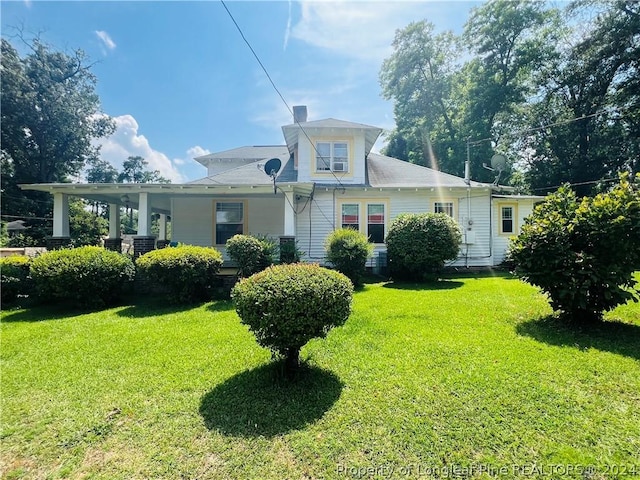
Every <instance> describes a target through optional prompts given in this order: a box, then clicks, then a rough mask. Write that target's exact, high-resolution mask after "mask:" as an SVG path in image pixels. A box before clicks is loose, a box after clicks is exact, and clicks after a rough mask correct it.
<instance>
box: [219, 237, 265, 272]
mask: <svg viewBox="0 0 640 480" xmlns="http://www.w3.org/2000/svg"><path fill="white" fill-rule="evenodd" d="M225 246H226V250H227V254H228V255H229V258H231V260H233V261H234V262H235V263H236V265H237V266H238V276H240V277H242V278H246V277H250V276H251V275H253V274H254V273H258V272H260V271H261V270H264V269H265V268H267V267H268V266H269V265H272V264H273V256H274V253H275V244H274V243H273V241H271V240H269V239H266V238H256V237H253V236H251V235H234V236H233V237H231V238H230V239H229V240H227V243H226V245H225Z"/></svg>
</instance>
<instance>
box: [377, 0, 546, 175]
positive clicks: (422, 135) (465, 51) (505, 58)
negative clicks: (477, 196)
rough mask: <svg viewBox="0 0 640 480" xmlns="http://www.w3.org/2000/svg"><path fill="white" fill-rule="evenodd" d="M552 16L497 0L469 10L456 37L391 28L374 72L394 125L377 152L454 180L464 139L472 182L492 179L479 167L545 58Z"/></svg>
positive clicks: (418, 26)
mask: <svg viewBox="0 0 640 480" xmlns="http://www.w3.org/2000/svg"><path fill="white" fill-rule="evenodd" d="M554 19H555V13H554V11H546V10H544V5H543V4H542V3H541V2H529V1H504V0H497V1H493V2H488V3H487V4H484V5H482V6H481V7H479V8H476V9H474V10H473V12H472V15H471V17H470V19H469V21H468V22H467V25H466V27H465V32H464V34H463V36H462V37H456V36H454V35H453V34H452V33H451V32H445V33H440V34H435V33H434V26H433V24H431V23H428V22H425V21H422V22H416V23H411V24H410V25H408V26H407V27H406V28H405V29H403V30H400V31H398V32H397V33H396V37H395V39H394V42H393V47H394V52H393V54H392V55H391V56H390V57H389V58H388V59H386V60H385V61H384V63H383V66H382V69H381V72H380V81H381V85H382V91H383V95H384V96H385V98H388V99H393V100H394V113H395V117H396V123H397V127H396V129H395V130H394V131H393V132H391V134H390V136H389V144H388V147H387V149H386V152H385V153H387V154H388V155H392V156H396V157H398V158H401V159H403V160H408V161H411V162H413V163H419V164H422V165H428V166H431V167H433V168H438V169H440V170H443V171H445V172H448V173H452V174H455V175H462V174H463V171H464V170H463V168H464V160H465V158H466V154H467V140H468V139H470V140H471V141H473V148H472V149H470V159H471V172H472V176H473V178H475V179H478V180H484V181H490V180H493V174H492V173H489V172H487V171H486V170H485V169H483V168H482V164H483V163H484V162H488V160H489V159H490V158H491V156H492V155H493V153H494V150H495V149H496V148H497V149H499V150H505V149H506V148H507V147H506V146H505V144H504V143H505V142H504V141H502V136H503V130H504V128H505V125H510V124H511V123H512V122H511V120H510V117H511V116H512V115H513V113H514V112H515V111H516V107H517V105H518V104H519V103H521V102H523V101H524V100H525V98H526V97H527V95H529V94H530V93H531V91H532V88H533V86H534V83H533V82H532V79H533V76H534V73H535V71H536V69H537V67H538V66H539V65H540V64H542V63H543V62H544V61H545V60H546V59H547V58H548V57H549V56H550V55H552V54H553V50H552V49H551V48H550V46H549V45H550V44H553V42H552V41H551V39H550V33H549V32H552V31H553V30H552V29H549V28H548V26H549V25H551V24H552V23H553V22H554ZM470 55H471V56H472V57H471V59H469V60H466V61H463V60H464V59H465V57H469V56H470Z"/></svg>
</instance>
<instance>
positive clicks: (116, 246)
mask: <svg viewBox="0 0 640 480" xmlns="http://www.w3.org/2000/svg"><path fill="white" fill-rule="evenodd" d="M104 247H105V248H106V249H107V250H114V251H116V252H120V251H121V250H122V238H120V205H118V204H117V203H110V204H109V238H107V239H106V240H105V241H104Z"/></svg>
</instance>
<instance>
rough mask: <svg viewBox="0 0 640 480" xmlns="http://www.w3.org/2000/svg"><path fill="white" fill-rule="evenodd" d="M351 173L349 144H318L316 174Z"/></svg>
mask: <svg viewBox="0 0 640 480" xmlns="http://www.w3.org/2000/svg"><path fill="white" fill-rule="evenodd" d="M332 171H333V172H339V173H347V172H348V171H349V146H348V144H347V142H317V143H316V172H332Z"/></svg>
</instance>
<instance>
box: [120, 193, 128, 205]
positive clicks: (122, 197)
mask: <svg viewBox="0 0 640 480" xmlns="http://www.w3.org/2000/svg"><path fill="white" fill-rule="evenodd" d="M120 201H121V202H122V203H124V204H125V205H129V195H127V194H126V193H125V194H124V195H122V196H121V197H120Z"/></svg>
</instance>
